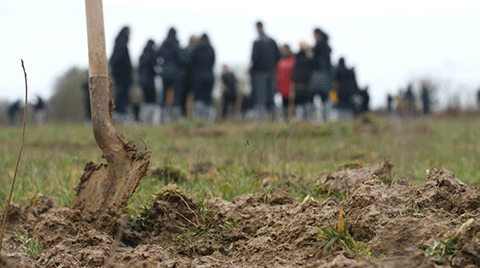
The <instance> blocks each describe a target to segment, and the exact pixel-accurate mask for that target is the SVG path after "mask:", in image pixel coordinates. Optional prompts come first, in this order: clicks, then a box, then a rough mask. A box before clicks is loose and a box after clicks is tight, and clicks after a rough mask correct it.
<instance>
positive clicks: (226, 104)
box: [222, 64, 237, 120]
mask: <svg viewBox="0 0 480 268" xmlns="http://www.w3.org/2000/svg"><path fill="white" fill-rule="evenodd" d="M222 89H223V90H222V91H223V105H222V119H223V120H227V115H228V110H232V111H233V112H234V113H235V112H236V111H235V108H236V107H235V104H236V102H237V78H236V77H235V75H234V74H233V72H232V71H231V70H230V67H228V65H226V64H225V65H223V72H222Z"/></svg>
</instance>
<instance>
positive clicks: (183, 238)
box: [172, 227, 199, 246]
mask: <svg viewBox="0 0 480 268" xmlns="http://www.w3.org/2000/svg"><path fill="white" fill-rule="evenodd" d="M198 231H199V230H198V229H197V228H195V227H190V228H188V231H186V232H185V233H183V234H180V235H178V236H177V237H175V238H173V239H172V241H173V243H174V244H176V245H182V246H188V245H191V244H195V243H197V242H198V238H197V237H196V236H197V233H198Z"/></svg>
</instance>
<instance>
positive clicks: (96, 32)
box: [85, 0, 108, 77]
mask: <svg viewBox="0 0 480 268" xmlns="http://www.w3.org/2000/svg"><path fill="white" fill-rule="evenodd" d="M85 9H86V15H87V36H88V61H89V65H88V72H89V76H90V77H94V76H108V65H107V51H106V47H105V26H104V22H103V5H102V0H85Z"/></svg>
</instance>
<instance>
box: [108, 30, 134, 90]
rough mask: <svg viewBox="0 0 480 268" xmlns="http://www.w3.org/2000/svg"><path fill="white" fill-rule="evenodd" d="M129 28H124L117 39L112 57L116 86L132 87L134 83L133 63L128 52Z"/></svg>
mask: <svg viewBox="0 0 480 268" xmlns="http://www.w3.org/2000/svg"><path fill="white" fill-rule="evenodd" d="M126 31H127V28H123V29H122V30H121V31H120V33H119V34H118V36H117V38H116V39H115V46H114V47H113V53H112V56H111V57H110V67H111V68H112V76H113V79H115V84H117V85H122V86H130V85H131V84H132V82H133V77H132V63H131V61H130V53H129V52H128V47H127V43H128V36H127V34H126Z"/></svg>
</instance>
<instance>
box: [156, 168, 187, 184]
mask: <svg viewBox="0 0 480 268" xmlns="http://www.w3.org/2000/svg"><path fill="white" fill-rule="evenodd" d="M149 173H150V174H149V175H151V176H153V177H155V178H157V179H159V180H164V181H166V182H168V183H179V182H182V181H186V180H187V175H186V174H185V172H183V171H182V170H181V169H179V168H176V167H172V166H164V167H162V168H154V169H150V170H149Z"/></svg>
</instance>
